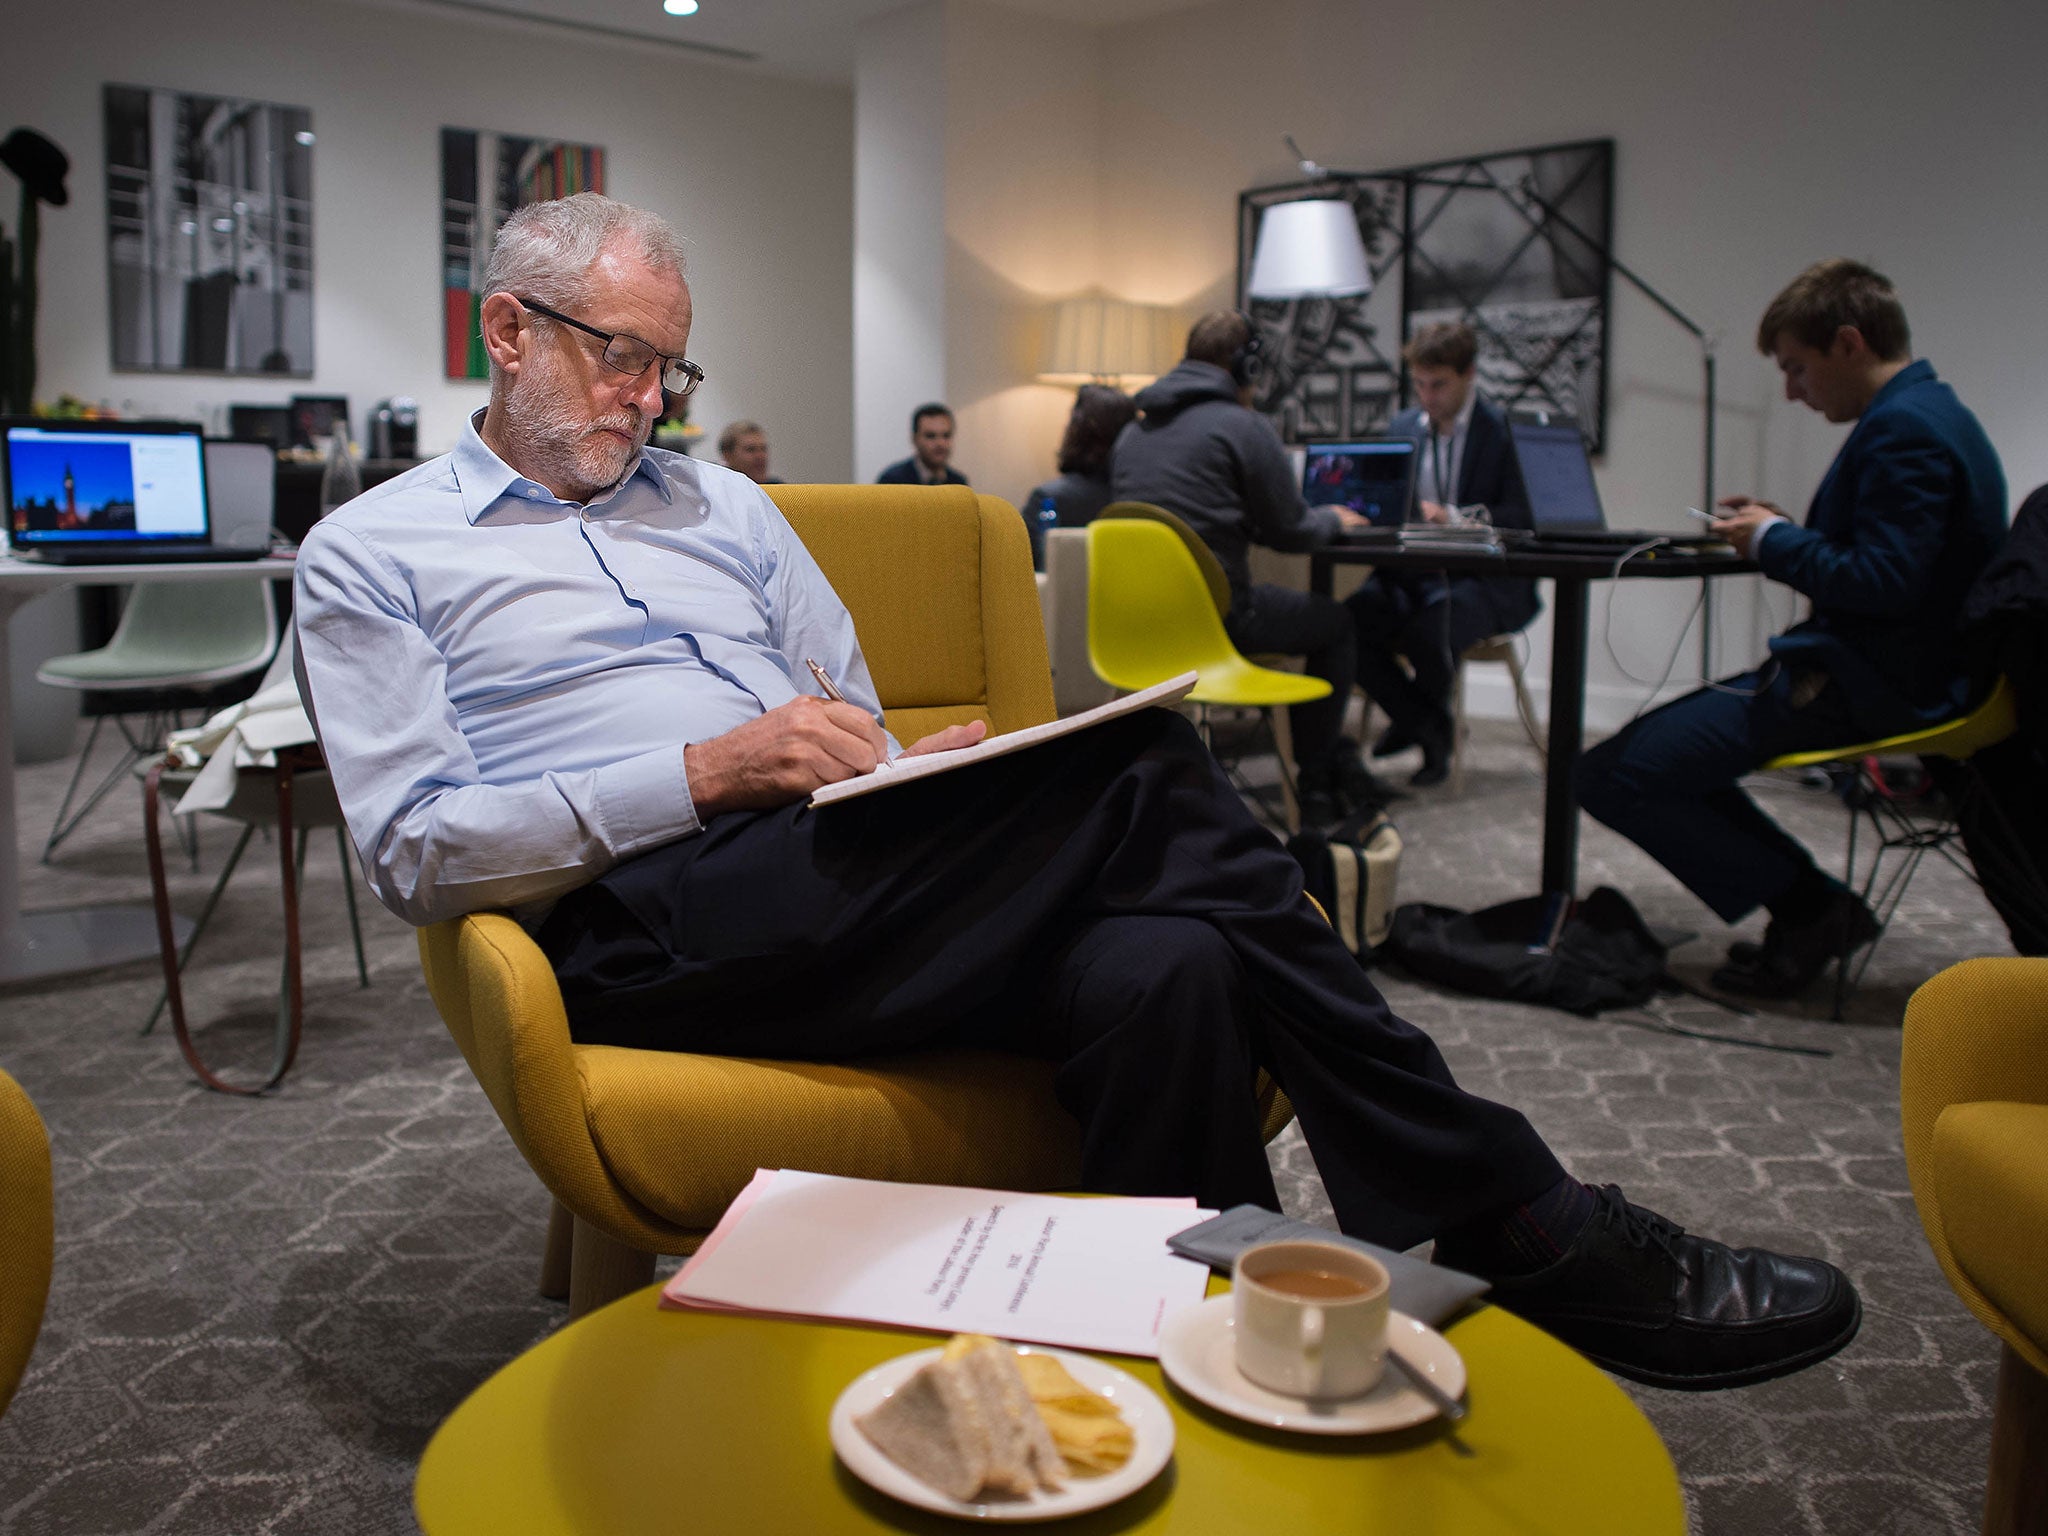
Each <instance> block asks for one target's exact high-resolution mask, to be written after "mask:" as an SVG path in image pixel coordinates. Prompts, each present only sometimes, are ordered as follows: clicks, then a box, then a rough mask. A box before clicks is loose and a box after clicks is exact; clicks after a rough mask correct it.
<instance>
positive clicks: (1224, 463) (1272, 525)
mask: <svg viewBox="0 0 2048 1536" xmlns="http://www.w3.org/2000/svg"><path fill="white" fill-rule="evenodd" d="M1258 366H1259V362H1258V333H1257V331H1256V330H1255V329H1254V328H1253V326H1252V323H1251V321H1250V320H1249V319H1248V318H1246V317H1245V316H1244V315H1242V314H1240V313H1238V312H1237V311H1236V310H1228V309H1226V310H1218V311H1216V312H1215V313H1212V314H1207V315H1204V316H1203V317H1202V318H1201V319H1200V320H1197V321H1196V322H1195V326H1194V329H1193V330H1191V331H1189V332H1188V345H1187V356H1186V357H1184V358H1183V359H1181V362H1180V364H1179V366H1178V367H1176V368H1174V370H1173V371H1172V372H1171V373H1168V374H1166V375H1164V376H1163V377H1162V378H1160V379H1159V380H1158V381H1157V382H1156V383H1154V384H1151V385H1149V386H1147V387H1146V388H1144V389H1141V390H1140V391H1138V396H1137V403H1138V409H1139V411H1140V412H1142V413H1143V414H1142V415H1140V417H1139V418H1138V420H1136V421H1134V422H1132V423H1131V424H1130V425H1129V426H1127V427H1125V428H1124V430H1123V432H1122V433H1121V435H1119V436H1118V438H1117V440H1116V447H1115V449H1114V450H1113V451H1112V453H1111V455H1110V469H1109V485H1110V494H1111V496H1112V497H1113V498H1114V499H1115V500H1117V501H1145V502H1150V503H1152V504H1153V505H1154V506H1160V507H1164V508H1166V510H1167V511H1169V512H1173V513H1176V514H1178V515H1179V517H1180V518H1181V520H1182V521H1183V522H1185V523H1186V524H1187V525H1188V526H1189V527H1190V528H1192V529H1194V531H1195V532H1196V534H1197V535H1199V536H1200V538H1201V539H1202V542H1203V543H1205V544H1207V545H1208V546H1209V547H1210V548H1211V549H1213V550H1214V551H1215V552H1216V558H1217V559H1218V560H1219V561H1220V562H1221V563H1222V565H1223V570H1224V574H1225V575H1226V576H1228V577H1229V578H1230V597H1231V602H1230V611H1229V613H1227V614H1226V615H1224V619H1223V627H1224V629H1225V631H1226V632H1228V634H1229V635H1230V639H1231V643H1232V644H1234V645H1235V646H1236V647H1237V648H1238V649H1239V650H1240V651H1245V652H1248V653H1249V652H1256V651H1277V652H1280V653H1282V654H1285V655H1290V656H1301V657H1303V658H1304V661H1305V666H1306V670H1307V671H1308V673H1309V675H1310V676H1312V677H1320V678H1323V679H1325V680H1326V681H1328V683H1329V684H1330V688H1331V692H1330V696H1329V697H1328V698H1325V699H1317V700H1315V701H1314V702H1312V703H1308V704H1296V705H1295V706H1293V708H1292V709H1291V710H1290V711H1289V722H1290V723H1291V724H1292V726H1293V728H1294V753H1295V758H1296V760H1297V762H1298V764H1299V767H1300V787H1301V812H1302V816H1303V819H1305V820H1309V821H1334V820H1336V819H1338V818H1339V817H1341V816H1343V815H1345V814H1347V813H1349V812H1350V811H1352V810H1354V809H1361V808H1363V807H1364V806H1366V805H1368V804H1371V805H1378V804H1380V803H1382V802H1383V801H1384V800H1385V798H1386V795H1385V791H1384V790H1383V789H1382V788H1381V787H1380V786H1379V785H1378V784H1377V783H1376V782H1375V781H1374V780H1373V777H1372V775H1371V774H1370V773H1369V772H1368V771H1367V770H1366V766H1365V764H1364V763H1363V762H1362V761H1361V760H1360V759H1359V755H1358V744H1357V743H1356V742H1354V741H1352V740H1351V739H1350V738H1348V737H1345V736H1342V735H1340V734H1339V732H1340V731H1341V729H1342V726H1343V720H1344V707H1345V705H1346V704H1347V703H1348V702H1349V700H1350V697H1351V687H1352V682H1353V680H1354V668H1355V665H1356V662H1355V655H1354V649H1353V640H1352V627H1351V614H1350V612H1349V610H1347V609H1346V608H1345V606H1344V605H1343V604H1342V603H1340V602H1338V601H1337V600H1336V599H1335V598H1333V597H1324V596H1320V595H1318V594H1316V593H1313V592H1301V591H1297V590H1295V589H1294V588H1292V587H1280V586H1274V585H1271V584H1269V583H1264V582H1259V583H1254V582H1253V581H1252V578H1251V565H1250V563H1249V559H1248V556H1247V551H1248V550H1249V549H1250V547H1251V546H1252V545H1253V544H1260V545H1264V546H1265V547H1266V548H1269V549H1278V550H1286V551H1305V550H1311V549H1317V548H1320V547H1321V546H1322V545H1324V544H1327V543H1328V542H1329V541H1330V540H1331V539H1332V538H1334V537H1335V536H1336V534H1337V532H1338V530H1339V529H1342V528H1346V527H1363V526H1364V525H1365V522H1366V519H1364V518H1362V517H1360V516H1359V515H1358V514H1357V513H1355V512H1353V511H1351V510H1350V509H1349V508H1348V507H1311V506H1309V505H1308V504H1307V503H1306V502H1305V501H1304V500H1303V499H1302V495H1301V487H1300V484H1299V482H1298V480H1297V479H1296V477H1295V473H1294V468H1293V466H1292V464H1290V463H1289V461H1288V457H1287V450H1286V448H1285V447H1283V446H1282V445H1281V442H1280V434H1279V433H1278V432H1276V431H1275V430H1274V429H1273V424H1272V423H1271V422H1270V421H1268V420H1267V419H1266V418H1265V417H1264V416H1261V415H1260V414H1259V413H1258V412H1257V411H1255V410H1253V409H1252V408H1251V404H1250V401H1251V385H1252V381H1253V379H1254V378H1255V376H1256V373H1257V369H1258Z"/></svg>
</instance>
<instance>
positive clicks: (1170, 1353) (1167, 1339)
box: [1159, 1295, 1465, 1435]
mask: <svg viewBox="0 0 2048 1536" xmlns="http://www.w3.org/2000/svg"><path fill="white" fill-rule="evenodd" d="M1233 1323H1234V1320H1233V1318H1232V1316H1231V1301H1230V1297H1229V1296H1227V1295H1225V1296H1211V1297H1210V1298H1209V1299H1208V1300H1207V1301H1205V1302H1203V1303H1202V1304H1201V1305H1200V1306H1196V1307H1189V1308H1187V1309H1186V1310H1185V1311H1182V1312H1176V1313H1174V1314H1173V1316H1171V1317H1169V1318H1168V1319H1167V1320H1166V1325H1165V1326H1164V1327H1163V1328H1161V1329H1160V1330H1159V1368H1160V1369H1161V1370H1163V1371H1165V1372H1166V1376H1167V1379H1168V1380H1169V1381H1171V1382H1172V1383H1173V1384H1174V1385H1175V1386H1177V1387H1179V1388H1180V1389H1181V1390H1182V1391H1183V1392H1185V1393H1187V1395H1188V1396H1189V1397H1192V1398H1196V1399H1198V1400H1200V1401H1201V1402H1204V1403H1207V1404H1208V1405H1209V1406H1210V1407H1211V1408H1214V1409H1216V1410H1217V1411H1218V1412H1219V1413H1227V1414H1231V1415H1232V1416H1234V1417H1236V1418H1240V1419H1246V1420H1249V1421H1250V1422H1251V1423H1253V1424H1264V1425H1266V1426H1268V1427H1269V1428H1272V1429H1294V1430H1300V1431H1301V1432H1303V1433H1304V1434H1310V1435H1371V1434H1377V1433H1379V1432H1380V1431H1381V1430H1388V1429H1407V1428H1409V1427H1410V1426H1412V1425H1416V1424H1426V1423H1428V1422H1429V1421H1430V1420H1431V1419H1433V1418H1435V1417H1436V1407H1435V1405H1434V1404H1432V1403H1431V1402H1430V1400H1429V1399H1428V1398H1426V1397H1424V1396H1423V1395H1422V1394H1421V1393H1420V1392H1418V1391H1416V1390H1415V1388H1413V1387H1412V1386H1410V1385H1409V1384H1408V1378H1407V1377H1405V1376H1403V1375H1402V1374H1401V1372H1400V1371H1399V1369H1397V1368H1396V1367H1394V1366H1391V1365H1390V1366H1388V1367H1387V1373H1386V1375H1384V1376H1382V1377H1381V1378H1380V1382H1379V1385H1378V1386H1376V1387H1374V1388H1373V1389H1372V1390H1371V1391H1370V1392H1367V1393H1365V1394H1364V1395H1363V1396H1361V1397H1353V1398H1347V1399H1345V1400H1344V1401H1342V1402H1316V1401H1311V1400H1310V1399H1308V1398H1305V1397H1288V1396H1286V1395H1285V1394H1283V1393H1279V1392H1268V1391H1267V1390H1266V1389H1265V1388H1264V1387H1261V1386H1258V1385H1256V1384H1255V1383H1253V1382H1250V1381H1247V1380H1245V1378H1244V1376H1243V1375H1242V1374H1241V1373H1240V1372H1239V1371H1238V1368H1237V1341H1236V1339H1235V1338H1234V1337H1233V1336H1232V1332H1231V1330H1232V1327H1233ZM1387 1343H1388V1344H1389V1345H1390V1346H1392V1347H1396V1348H1398V1349H1399V1350H1400V1351H1401V1353H1402V1355H1403V1356H1405V1357H1406V1358H1407V1360H1408V1361H1409V1362H1410V1363H1411V1364H1413V1365H1415V1366H1416V1367H1417V1368H1419V1369H1420V1370H1421V1371H1422V1372H1423V1373H1424V1374H1425V1375H1427V1376H1428V1377H1429V1379H1430V1380H1432V1381H1434V1382H1435V1383H1436V1384H1437V1385H1438V1386H1439V1387H1442V1388H1443V1390H1444V1392H1445V1394H1446V1395H1447V1396H1449V1397H1452V1398H1456V1397H1458V1396H1460V1395H1461V1394H1462V1393H1463V1392H1464V1390H1465V1362H1464V1361H1463V1360H1461V1359H1460V1358H1459V1357H1458V1352H1457V1350H1455V1349H1454V1348H1452V1347H1451V1341H1450V1340H1449V1339H1446V1338H1445V1337H1444V1336H1443V1335H1442V1334H1440V1333H1438V1332H1437V1331H1436V1330H1435V1329H1434V1328H1432V1327H1430V1326H1429V1325H1428V1324H1427V1323H1422V1322H1417V1321H1416V1320H1415V1319H1414V1318H1412V1317H1410V1316H1409V1315H1408V1314H1407V1313H1405V1312H1395V1313H1393V1314H1391V1315H1390V1316H1389V1318H1388V1320H1387Z"/></svg>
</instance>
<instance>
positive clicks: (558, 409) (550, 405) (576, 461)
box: [505, 352, 653, 493]
mask: <svg viewBox="0 0 2048 1536" xmlns="http://www.w3.org/2000/svg"><path fill="white" fill-rule="evenodd" d="M565 372H566V370H564V369H563V368H562V367H561V365H560V364H558V363H557V362H555V361H554V360H553V359H552V358H551V357H549V356H548V354H547V353H546V352H542V353H541V354H540V355H539V356H537V357H535V358H534V359H533V362H532V363H530V364H529V365H528V366H527V368H526V370H525V372H524V373H523V375H522V376H521V377H520V378H518V379H515V380H514V381H513V384H512V388H511V389H509V390H508V391H506V394H505V436H506V440H507V443H508V444H509V446H510V447H511V448H512V450H513V452H514V453H516V454H517V455H518V458H519V460H520V462H521V464H522V465H523V466H526V467H525V469H524V470H523V472H524V473H527V474H528V475H529V476H530V477H531V478H534V479H541V478H547V479H553V480H557V481H559V482H561V483H562V484H565V485H567V486H569V487H570V488H572V489H574V490H578V491H587V492H591V493H595V492H598V491H601V490H604V489H605V488H606V487H608V486H611V485H615V484H617V483H618V479H619V476H621V475H623V474H624V473H625V472H626V466H627V465H628V464H630V463H632V462H633V455H634V454H636V453H638V452H639V451H640V449H641V448H643V447H645V446H646V443H647V438H648V434H649V432H650V431H652V429H653V423H652V422H650V421H649V420H648V419H647V415H646V413H645V412H643V411H642V410H641V409H640V408H639V407H638V406H634V405H621V406H620V407H619V409H618V410H616V411H613V412H609V413H607V414H605V415H602V416H597V417H590V416H586V415H585V414H584V407H583V405H582V403H581V400H580V391H578V392H576V393H572V392H571V391H570V389H569V388H566V387H564V386H565V384H566V382H567V381H565V380H564V379H563V374H564V373H565ZM607 429H609V430H611V431H618V432H624V433H626V434H628V435H629V436H630V437H631V438H632V439H633V443H632V446H631V447H627V446H626V445H625V444H622V443H620V442H618V441H617V440H616V439H614V438H612V437H610V436H609V435H607ZM535 471H539V473H538V474H536V473H534V472H535Z"/></svg>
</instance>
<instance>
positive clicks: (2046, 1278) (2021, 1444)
mask: <svg viewBox="0 0 2048 1536" xmlns="http://www.w3.org/2000/svg"><path fill="white" fill-rule="evenodd" d="M1899 1107H1900V1120H1901V1125H1902V1129H1903V1132H1904V1140H1905V1147H1906V1172H1907V1175H1908V1177H1909V1178H1910V1179H1911V1181H1912V1186H1913V1199H1914V1203H1915V1204H1916V1205H1917V1206H1918V1207H1919V1211H1920V1222H1921V1225H1922V1226H1923V1227H1924V1228H1925V1229H1926V1232H1927V1241H1928V1245H1929V1246H1930V1247H1932V1248H1933V1250H1934V1257H1935V1258H1936V1260H1938V1261H1939V1262H1940V1264H1941V1268H1942V1272H1943V1273H1944V1274H1945V1275H1947V1276H1948V1281H1949V1284H1950V1285H1952V1286H1954V1287H1955V1291H1956V1294H1957V1295H1958V1296H1959V1297H1961V1298H1962V1302H1963V1305H1964V1306H1966V1307H1968V1308H1969V1309H1970V1311H1971V1312H1972V1313H1973V1314H1974V1315H1975V1316H1976V1318H1977V1320H1978V1321H1979V1322H1981V1323H1983V1324H1984V1326H1985V1327H1987V1328H1989V1329H1990V1330H1991V1331H1992V1332H1993V1333H1995V1334H1997V1335H1998V1337H1999V1339H2000V1341H2001V1342H2002V1343H2003V1344H2004V1350H2003V1352H2002V1355H2001V1357H2000V1361H1999V1368H1998V1389H1997V1399H1996V1403H1995V1405H1994V1408H1993V1412H1992V1427H1991V1465H1990V1469H1989V1473H1988V1476H1987V1479H1986V1489H1985V1505H1984V1527H1983V1528H1984V1531H1985V1533H1986V1536H1994V1533H2007V1532H2012V1533H2017V1532H2021V1531H2033V1532H2039V1531H2043V1530H2048V1265H2044V1264H2043V1263H2042V1261H2041V1257H2040V1256H2041V1254H2042V1253H2043V1252H2044V1251H2048V959H2020V958H2016V957H2004V958H1998V959H1983V960H1965V961H1964V962H1963V963H1962V964H1960V965H1954V966H1950V967H1949V968H1948V969H1947V970H1945V971H1943V972H1942V973H1941V974H1940V975H1938V976H1936V977H1935V978H1934V979H1933V980H1931V981H1929V982H1928V983H1927V984H1926V985H1924V986H1922V987H1921V988H1920V990H1919V991H1917V992H1915V993H1914V994H1913V998H1912V1001H1911V1002H1909V1003H1908V1004H1907V1005H1906V1024H1905V1040H1904V1043H1903V1046H1902V1048H1901V1053H1900V1062H1899Z"/></svg>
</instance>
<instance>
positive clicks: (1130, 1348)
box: [662, 1169, 1213, 1357]
mask: <svg viewBox="0 0 2048 1536" xmlns="http://www.w3.org/2000/svg"><path fill="white" fill-rule="evenodd" d="M1211 1214H1213V1213H1211V1212H1208V1211H1204V1210H1201V1209H1199V1208H1198V1207H1196V1206H1195V1205H1194V1203H1193V1202H1192V1201H1177V1200H1174V1201H1168V1200H1142V1199H1123V1198H1117V1197H1107V1198H1103V1199H1076V1198H1069V1197H1064V1196H1060V1195H1026V1194H1016V1193H1013V1192H1007V1191H1003V1190H988V1189H961V1188H955V1187H951V1186H946V1185H937V1184H886V1183H880V1182H876V1181H874V1180H869V1179H842V1178H834V1177H831V1176H829V1175H826V1174H816V1173H799V1172H795V1171H793V1170H788V1169H785V1170H782V1171H779V1172H772V1171H767V1170H764V1171H762V1172H759V1173H756V1174H755V1176H754V1182H753V1183H752V1184H751V1185H749V1186H748V1188H747V1191H746V1193H745V1194H743V1195H742V1196H741V1197H740V1199H738V1200H736V1201H734V1202H733V1209H732V1210H731V1211H729V1212H728V1213H727V1215H726V1218H725V1219H724V1220H722V1221H720V1222H719V1225H718V1229H717V1230H716V1231H715V1232H714V1233H713V1234H712V1235H711V1237H710V1238H707V1239H706V1240H705V1243H704V1246H703V1247H702V1248H700V1249H699V1250H698V1252H697V1255H696V1256H695V1257H694V1258H692V1259H691V1260H690V1262H689V1263H687V1264H685V1265H684V1266H683V1267H682V1268H681V1269H680V1270H678V1271H677V1272H676V1274H675V1276H674V1277H673V1278H672V1279H671V1280H670V1281H669V1283H668V1285H667V1286H666V1287H665V1288H664V1289H663V1291H662V1303H663V1305H664V1306H677V1307H684V1308H690V1307H705V1308H709V1309H712V1310H720V1311H725V1310H740V1311H746V1312H763V1313H772V1314H778V1315H786V1316H794V1317H807V1318H829V1319H835V1320H841V1321H846V1322H862V1323H885V1324H889V1325H892V1326H895V1327H903V1328H924V1329H930V1330H932V1331H934V1332H938V1333H988V1334H994V1335H996V1336H997V1337H999V1338H1006V1339H1017V1340H1027V1341H1029V1342H1031V1343H1036V1344H1057V1345H1064V1346H1066V1347H1068V1348H1071V1349H1093V1350H1103V1351H1106V1352H1108V1353H1112V1354H1124V1355H1145V1356H1153V1357H1156V1356H1157V1355H1158V1353H1159V1347H1158V1334H1159V1328H1160V1325H1161V1323H1163V1322H1164V1321H1165V1319H1166V1317H1167V1316H1168V1315H1169V1314H1170V1313H1173V1312H1175V1311H1178V1310H1179V1309H1181V1308H1182V1307H1190V1306H1194V1305H1195V1304H1196V1303H1198V1302H1200V1301H1201V1299H1202V1296H1203V1294H1204V1291H1205V1290H1206V1288H1207V1285H1208V1280H1209V1271H1208V1268H1207V1266H1206V1265H1202V1264H1197V1263H1195V1262H1193V1261H1192V1260H1189V1259H1183V1258H1181V1257H1179V1256H1178V1255H1176V1254H1173V1253H1170V1252H1168V1250H1167V1247H1166V1239H1167V1238H1168V1237H1169V1236H1171V1235H1172V1234H1173V1233H1175V1232H1179V1231H1181V1230H1183V1229H1184V1228H1186V1227H1190V1226H1193V1225H1194V1224H1195V1223H1196V1222H1198V1221H1202V1220H1206V1219H1207V1218H1208V1216H1209V1215H1211Z"/></svg>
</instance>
